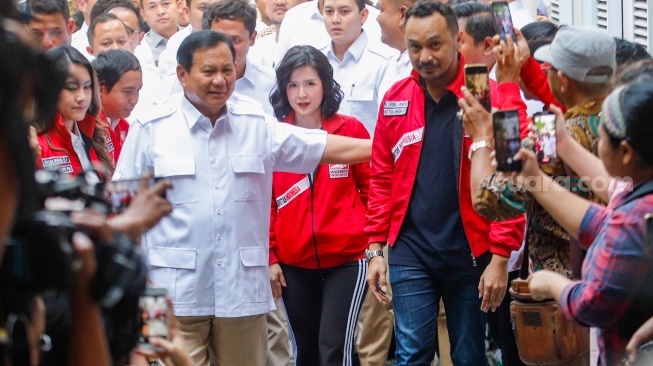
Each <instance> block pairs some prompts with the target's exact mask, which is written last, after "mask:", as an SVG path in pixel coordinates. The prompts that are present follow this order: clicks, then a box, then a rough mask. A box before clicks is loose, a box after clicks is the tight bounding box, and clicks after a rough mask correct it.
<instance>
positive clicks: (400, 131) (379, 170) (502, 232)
mask: <svg viewBox="0 0 653 366" xmlns="http://www.w3.org/2000/svg"><path fill="white" fill-rule="evenodd" d="M459 59H460V63H459V65H458V72H457V75H456V78H455V80H454V81H453V82H452V83H451V84H450V85H449V86H447V89H448V90H449V91H451V92H452V93H454V94H455V95H456V96H457V97H458V98H462V93H461V91H460V88H461V87H462V86H464V85H465V84H464V73H463V68H464V65H465V61H464V58H462V56H459ZM490 87H491V97H492V102H493V103H492V104H493V106H495V107H500V109H519V108H520V107H521V108H522V111H521V112H520V115H521V117H524V116H525V112H524V111H523V109H524V108H523V101H522V100H521V97H520V95H519V86H518V85H517V84H516V83H502V84H500V85H498V86H497V85H496V83H494V82H491V84H490ZM424 108H425V98H424V89H423V88H422V85H421V83H420V75H419V74H418V73H417V72H416V71H415V70H413V71H412V73H411V74H410V76H409V77H408V78H406V79H403V80H400V81H398V82H397V83H395V84H394V85H393V86H392V87H391V88H390V90H388V92H387V93H386V94H385V97H384V98H383V103H382V104H381V108H380V110H379V118H378V120H377V125H376V130H375V132H374V143H373V147H372V174H371V177H370V194H369V201H368V211H367V224H366V227H365V233H366V234H367V235H368V237H369V243H383V244H385V243H388V244H389V245H390V246H392V245H393V244H394V243H395V240H396V239H397V235H398V234H399V229H400V228H401V225H402V223H403V221H404V217H405V215H406V210H407V208H408V204H409V202H410V197H411V194H412V190H413V184H414V182H415V176H416V174H417V165H418V163H419V158H420V153H421V150H422V136H423V131H424V128H425V125H426V121H425V117H424ZM520 120H523V121H525V118H524V119H520ZM454 126H455V127H454V129H455V131H456V134H455V136H454V139H455V140H456V141H454V142H455V144H454V146H455V147H457V149H456V151H455V153H454V156H455V157H456V160H458V161H459V162H458V163H457V164H456V166H457V167H458V169H457V172H456V174H457V177H458V179H457V182H455V184H457V186H458V200H459V203H460V216H461V219H462V223H463V227H464V229H465V234H466V235H467V240H468V242H469V244H470V247H471V250H472V254H473V255H474V257H478V256H480V255H481V254H483V253H485V252H487V251H488V250H490V251H491V253H493V254H498V255H501V256H504V257H509V256H510V253H511V252H512V251H513V250H518V249H519V248H520V247H521V244H522V240H523V236H524V225H525V222H524V218H523V217H520V218H517V219H514V220H510V221H505V222H501V223H495V222H490V221H489V220H487V219H486V218H484V217H482V216H479V215H478V214H477V213H476V212H475V211H474V209H473V207H472V197H471V190H470V168H471V161H470V160H469V159H468V153H469V149H470V145H471V144H472V141H471V139H470V138H469V137H468V136H466V134H465V133H464V130H463V127H462V122H461V123H456V124H455V125H454ZM453 183H454V182H452V184H453ZM433 204H434V205H437V202H433Z"/></svg>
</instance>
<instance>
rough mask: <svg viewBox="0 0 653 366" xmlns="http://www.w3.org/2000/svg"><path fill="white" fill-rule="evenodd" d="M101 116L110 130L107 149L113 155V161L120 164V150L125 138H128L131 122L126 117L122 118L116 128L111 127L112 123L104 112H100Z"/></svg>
mask: <svg viewBox="0 0 653 366" xmlns="http://www.w3.org/2000/svg"><path fill="white" fill-rule="evenodd" d="M99 117H100V120H101V121H102V122H104V123H105V124H106V126H105V127H106V128H107V130H108V131H109V136H108V137H107V150H108V151H109V154H110V155H111V156H112V157H113V163H114V164H118V158H119V157H120V151H121V150H122V145H123V144H124V143H125V139H126V138H127V131H129V122H127V120H125V119H124V118H121V119H120V120H119V121H118V124H116V128H115V129H114V128H111V123H110V122H109V119H108V118H107V116H106V115H105V114H104V112H100V116H99Z"/></svg>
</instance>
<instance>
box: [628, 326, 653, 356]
mask: <svg viewBox="0 0 653 366" xmlns="http://www.w3.org/2000/svg"><path fill="white" fill-rule="evenodd" d="M650 341H653V318H650V319H649V320H647V321H646V322H645V323H644V324H642V326H641V327H639V329H637V331H636V332H635V334H633V336H632V337H631V338H630V341H629V342H628V344H627V345H626V353H627V354H628V361H627V362H626V365H627V366H630V364H631V363H632V362H635V360H637V349H638V348H639V346H641V345H642V344H644V343H646V342H650Z"/></svg>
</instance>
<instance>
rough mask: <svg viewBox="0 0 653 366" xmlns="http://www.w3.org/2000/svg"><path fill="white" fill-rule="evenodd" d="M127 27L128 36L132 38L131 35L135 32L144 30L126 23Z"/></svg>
mask: <svg viewBox="0 0 653 366" xmlns="http://www.w3.org/2000/svg"><path fill="white" fill-rule="evenodd" d="M125 28H127V37H129V38H131V36H133V35H134V33H136V34H138V33H140V32H142V30H140V29H132V28H131V27H129V26H127V25H125Z"/></svg>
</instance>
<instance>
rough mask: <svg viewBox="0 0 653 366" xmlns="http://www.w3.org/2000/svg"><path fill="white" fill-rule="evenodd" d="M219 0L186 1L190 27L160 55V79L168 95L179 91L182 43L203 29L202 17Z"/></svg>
mask: <svg viewBox="0 0 653 366" xmlns="http://www.w3.org/2000/svg"><path fill="white" fill-rule="evenodd" d="M217 1H219V0H186V6H185V7H184V11H185V12H186V14H187V15H188V19H189V21H190V25H189V26H187V27H186V28H184V29H182V30H180V31H179V32H177V33H175V34H174V35H173V36H172V37H170V39H169V40H168V44H167V45H166V49H165V50H163V51H162V52H161V54H160V55H159V65H158V67H159V77H160V78H161V89H162V90H164V91H165V92H166V93H168V92H170V91H172V90H173V89H174V90H177V91H179V90H178V88H176V87H175V83H176V80H177V76H176V68H177V50H178V49H179V45H180V44H181V42H183V41H184V39H186V37H188V36H189V35H190V34H191V33H192V32H197V31H199V30H201V29H202V16H203V15H204V10H205V9H206V7H207V6H209V5H211V4H213V3H215V2H217Z"/></svg>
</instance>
